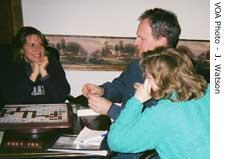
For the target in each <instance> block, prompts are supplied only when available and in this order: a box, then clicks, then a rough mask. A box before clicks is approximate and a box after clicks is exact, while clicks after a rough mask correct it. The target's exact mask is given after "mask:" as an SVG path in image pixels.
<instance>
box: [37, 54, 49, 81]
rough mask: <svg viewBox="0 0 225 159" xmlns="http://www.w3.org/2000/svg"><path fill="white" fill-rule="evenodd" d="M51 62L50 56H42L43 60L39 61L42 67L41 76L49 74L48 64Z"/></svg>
mask: <svg viewBox="0 0 225 159" xmlns="http://www.w3.org/2000/svg"><path fill="white" fill-rule="evenodd" d="M48 64H49V62H48V57H47V56H44V57H43V58H42V60H41V61H40V62H39V67H40V74H41V77H45V76H47V75H48V72H47V70H46V68H47V66H48Z"/></svg>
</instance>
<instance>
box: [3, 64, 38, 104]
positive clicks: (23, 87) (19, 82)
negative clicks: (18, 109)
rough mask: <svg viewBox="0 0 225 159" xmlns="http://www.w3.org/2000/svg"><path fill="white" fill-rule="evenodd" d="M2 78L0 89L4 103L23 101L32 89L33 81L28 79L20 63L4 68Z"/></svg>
mask: <svg viewBox="0 0 225 159" xmlns="http://www.w3.org/2000/svg"><path fill="white" fill-rule="evenodd" d="M2 80H3V83H2V86H1V91H2V96H3V98H4V100H5V101H6V104H20V103H23V102H24V101H25V100H26V99H27V98H28V97H29V96H30V94H31V92H32V90H33V86H34V82H33V81H31V80H30V79H29V77H28V75H27V74H26V73H25V72H24V70H23V68H22V65H20V64H15V65H12V67H11V68H8V69H6V71H5V73H4V77H2Z"/></svg>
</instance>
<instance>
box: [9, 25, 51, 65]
mask: <svg viewBox="0 0 225 159" xmlns="http://www.w3.org/2000/svg"><path fill="white" fill-rule="evenodd" d="M30 35H37V36H39V37H40V38H41V41H42V45H43V47H44V48H46V47H47V46H48V41H47V39H46V37H45V36H44V34H42V33H41V32H40V31H39V30H38V29H36V28H34V27H31V26H24V27H22V28H20V30H19V31H18V32H17V33H16V35H15V37H14V39H13V43H12V44H13V45H12V46H13V51H14V57H13V58H14V60H15V61H20V60H22V59H23V58H24V57H23V55H22V53H21V49H22V48H23V46H24V45H25V43H26V38H27V37H28V36H30ZM48 54H49V53H48V51H46V49H45V55H48Z"/></svg>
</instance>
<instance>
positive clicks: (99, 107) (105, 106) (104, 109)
mask: <svg viewBox="0 0 225 159" xmlns="http://www.w3.org/2000/svg"><path fill="white" fill-rule="evenodd" d="M88 105H89V106H90V108H91V109H93V110H94V111H95V112H97V113H99V114H103V115H107V113H108V111H109V108H110V107H111V105H112V103H111V102H110V101H109V100H107V99H105V98H103V97H99V96H96V95H90V96H89V98H88Z"/></svg>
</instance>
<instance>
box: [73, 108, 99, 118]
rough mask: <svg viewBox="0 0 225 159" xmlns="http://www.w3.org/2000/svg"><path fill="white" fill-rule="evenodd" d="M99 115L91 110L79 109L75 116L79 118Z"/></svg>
mask: <svg viewBox="0 0 225 159" xmlns="http://www.w3.org/2000/svg"><path fill="white" fill-rule="evenodd" d="M97 115H100V114H98V113H96V112H94V111H93V110H92V109H79V110H77V116H78V117H81V116H97Z"/></svg>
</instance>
